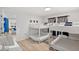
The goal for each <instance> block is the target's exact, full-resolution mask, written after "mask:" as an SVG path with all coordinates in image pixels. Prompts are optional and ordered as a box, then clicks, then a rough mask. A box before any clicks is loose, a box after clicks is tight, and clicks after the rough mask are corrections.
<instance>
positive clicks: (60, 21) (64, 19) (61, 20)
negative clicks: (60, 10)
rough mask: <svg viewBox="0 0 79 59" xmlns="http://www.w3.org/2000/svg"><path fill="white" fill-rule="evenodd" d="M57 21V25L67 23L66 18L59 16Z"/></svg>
mask: <svg viewBox="0 0 79 59" xmlns="http://www.w3.org/2000/svg"><path fill="white" fill-rule="evenodd" d="M57 19H58V21H57V23H62V22H68V16H59V17H57Z"/></svg>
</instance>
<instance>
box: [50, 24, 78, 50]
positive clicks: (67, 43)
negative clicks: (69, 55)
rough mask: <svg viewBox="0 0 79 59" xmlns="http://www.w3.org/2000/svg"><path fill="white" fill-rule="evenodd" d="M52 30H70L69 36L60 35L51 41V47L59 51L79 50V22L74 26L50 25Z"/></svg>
mask: <svg viewBox="0 0 79 59" xmlns="http://www.w3.org/2000/svg"><path fill="white" fill-rule="evenodd" d="M50 30H55V31H61V32H68V33H69V36H68V37H67V36H63V35H59V36H58V37H57V38H56V39H55V40H54V41H52V42H51V43H50V47H52V48H54V49H56V50H59V51H79V47H78V45H79V24H78V25H72V26H62V25H56V26H53V25H51V26H50Z"/></svg>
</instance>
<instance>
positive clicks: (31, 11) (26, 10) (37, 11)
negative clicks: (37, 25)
mask: <svg viewBox="0 0 79 59" xmlns="http://www.w3.org/2000/svg"><path fill="white" fill-rule="evenodd" d="M50 8H51V10H50V11H47V12H46V11H45V10H44V9H45V7H0V13H2V10H4V13H5V14H7V15H30V16H31V15H35V16H47V15H51V14H57V13H63V12H69V11H73V10H79V8H78V7H50Z"/></svg>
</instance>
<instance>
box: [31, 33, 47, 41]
mask: <svg viewBox="0 0 79 59" xmlns="http://www.w3.org/2000/svg"><path fill="white" fill-rule="evenodd" d="M30 37H31V38H32V39H33V40H35V41H44V40H46V39H47V38H48V37H49V34H47V35H44V36H42V35H41V36H40V37H39V36H38V35H30Z"/></svg>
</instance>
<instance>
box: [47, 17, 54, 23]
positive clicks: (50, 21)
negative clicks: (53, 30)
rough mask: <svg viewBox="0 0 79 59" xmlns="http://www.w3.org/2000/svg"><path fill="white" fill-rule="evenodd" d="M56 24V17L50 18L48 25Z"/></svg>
mask: <svg viewBox="0 0 79 59" xmlns="http://www.w3.org/2000/svg"><path fill="white" fill-rule="evenodd" d="M55 22H56V17H53V18H48V23H55Z"/></svg>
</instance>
